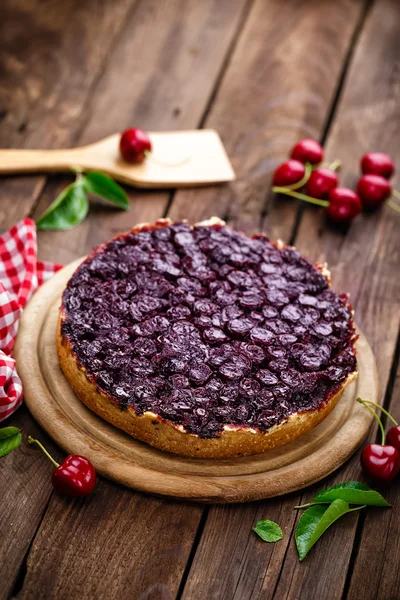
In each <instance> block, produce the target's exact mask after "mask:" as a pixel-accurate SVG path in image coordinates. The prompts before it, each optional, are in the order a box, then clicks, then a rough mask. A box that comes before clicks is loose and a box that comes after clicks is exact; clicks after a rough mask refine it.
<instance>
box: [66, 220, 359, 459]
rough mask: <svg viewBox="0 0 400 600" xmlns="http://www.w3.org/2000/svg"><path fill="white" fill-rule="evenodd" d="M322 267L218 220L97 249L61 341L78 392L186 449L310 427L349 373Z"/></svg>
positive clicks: (69, 302) (336, 306) (342, 318)
mask: <svg viewBox="0 0 400 600" xmlns="http://www.w3.org/2000/svg"><path fill="white" fill-rule="evenodd" d="M355 340H356V333H355V329H354V322H353V315H352V311H351V307H350V306H349V304H348V297H347V295H345V294H342V295H337V294H335V293H334V292H333V291H332V289H331V288H330V277H329V272H328V271H327V270H326V267H321V266H319V265H313V264H311V263H310V262H309V261H308V260H306V259H305V258H303V257H302V256H301V255H300V254H299V252H298V251H297V250H296V249H295V248H292V247H287V246H285V245H283V244H282V243H279V242H278V243H272V242H270V241H269V240H268V239H267V238H266V237H265V236H264V235H254V236H253V237H252V238H250V237H248V236H246V235H244V234H243V233H240V232H239V231H235V230H233V229H231V228H229V227H227V226H226V225H225V223H224V222H223V221H220V220H219V219H217V218H213V219H210V220H209V221H207V222H204V223H199V224H197V225H195V226H190V225H189V224H187V223H186V222H178V223H172V222H171V221H169V220H166V219H162V220H159V221H157V222H156V223H154V224H152V225H148V224H146V225H140V226H137V227H135V228H134V229H132V231H130V232H129V233H126V234H122V235H119V236H117V237H116V238H115V239H113V240H111V241H110V242H108V243H106V244H103V245H101V246H99V247H98V248H96V249H95V250H94V251H93V252H92V254H91V255H90V256H89V257H88V258H87V259H86V260H85V261H84V262H83V263H82V264H81V265H80V266H79V267H78V269H77V270H76V272H75V273H74V275H73V276H72V277H71V279H70V281H69V282H68V284H67V287H66V289H65V291H64V294H63V299H62V306H61V310H60V319H59V328H58V334H57V347H58V354H59V360H60V365H61V368H62V369H63V371H64V373H65V375H66V377H67V379H68V381H69V383H70V385H71V386H72V388H73V389H74V390H75V392H76V394H77V395H78V397H79V398H80V399H81V400H82V401H83V402H84V403H85V404H86V405H87V406H88V407H89V408H91V409H92V410H93V411H94V412H96V413H97V414H98V415H100V416H101V417H103V418H104V419H106V420H107V421H109V422H110V423H113V424H114V425H115V426H116V427H119V428H120V429H123V430H124V431H126V432H127V433H129V434H130V435H132V436H133V437H135V438H137V439H139V440H142V441H144V442H147V443H149V444H151V445H153V446H156V447H157V448H161V449H162V450H166V451H168V452H174V453H176V454H180V455H185V456H197V457H209V458H224V457H234V456H242V455H249V454H256V453H260V452H264V451H265V450H267V449H269V448H274V447H278V446H282V445H284V444H287V443H289V442H291V441H292V440H294V439H295V438H297V437H298V436H300V435H302V434H303V433H305V432H306V431H309V430H310V429H312V428H313V427H315V426H316V425H317V424H318V423H319V422H320V421H322V419H324V418H325V417H326V416H327V415H328V414H329V413H330V411H331V410H332V409H333V408H334V406H335V405H336V404H337V402H338V400H339V398H340V396H341V394H342V392H343V390H344V387H345V386H346V385H347V384H348V383H349V382H350V381H352V380H353V379H354V378H355V376H356V374H357V366H356V356H355V349H354V343H355Z"/></svg>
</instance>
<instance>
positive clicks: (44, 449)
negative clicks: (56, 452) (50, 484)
mask: <svg viewBox="0 0 400 600" xmlns="http://www.w3.org/2000/svg"><path fill="white" fill-rule="evenodd" d="M28 442H29V444H37V445H38V446H39V448H40V449H41V450H42V451H43V452H44V453H45V455H46V456H47V458H48V459H50V460H51V462H52V463H53V465H54V466H55V468H56V469H57V468H58V467H59V466H60V465H59V464H58V462H56V461H55V460H54V458H53V457H52V456H50V454H49V453H48V452H47V450H46V448H45V447H44V446H43V444H41V443H40V442H39V440H35V438H33V437H32V436H31V435H28Z"/></svg>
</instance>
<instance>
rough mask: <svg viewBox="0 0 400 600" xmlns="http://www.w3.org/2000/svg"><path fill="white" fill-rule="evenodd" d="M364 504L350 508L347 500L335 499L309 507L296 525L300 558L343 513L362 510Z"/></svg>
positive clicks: (305, 554)
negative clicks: (328, 503)
mask: <svg viewBox="0 0 400 600" xmlns="http://www.w3.org/2000/svg"><path fill="white" fill-rule="evenodd" d="M362 508H364V506H356V507H355V508H350V506H349V504H348V502H346V501H345V500H340V499H337V500H334V501H333V502H332V503H331V504H330V505H329V506H324V505H323V504H315V505H314V506H312V507H311V508H309V509H307V510H306V511H305V512H304V513H303V514H302V515H301V518H300V521H299V522H298V524H297V527H296V536H295V537H296V546H297V551H298V553H299V558H300V560H303V559H304V558H305V557H306V556H307V554H308V553H309V551H310V550H311V548H312V547H313V546H314V544H315V543H316V542H317V541H318V540H319V538H320V537H321V535H322V534H323V533H325V531H326V530H327V529H328V527H330V526H331V525H332V524H333V523H334V522H335V521H337V520H338V519H340V517H342V516H343V515H346V514H347V513H349V512H353V511H355V510H361V509H362Z"/></svg>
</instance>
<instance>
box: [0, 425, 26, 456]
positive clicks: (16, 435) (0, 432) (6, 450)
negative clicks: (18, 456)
mask: <svg viewBox="0 0 400 600" xmlns="http://www.w3.org/2000/svg"><path fill="white" fill-rule="evenodd" d="M21 442H22V435H21V431H20V429H18V427H2V428H1V429H0V457H1V456H6V455H7V454H10V452H12V451H13V450H15V448H18V446H19V445H20V443H21Z"/></svg>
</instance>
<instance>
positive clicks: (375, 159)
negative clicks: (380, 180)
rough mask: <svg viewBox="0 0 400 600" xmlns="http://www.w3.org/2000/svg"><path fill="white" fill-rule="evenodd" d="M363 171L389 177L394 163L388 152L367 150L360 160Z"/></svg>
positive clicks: (392, 171)
mask: <svg viewBox="0 0 400 600" xmlns="http://www.w3.org/2000/svg"><path fill="white" fill-rule="evenodd" d="M360 165H361V171H362V172H363V173H372V174H374V175H381V176H382V177H386V178H387V179H389V178H390V177H391V176H392V175H393V173H394V170H395V169H394V164H393V161H392V159H391V158H390V156H389V155H388V154H385V153H384V152H368V153H367V154H364V156H363V157H362V158H361V161H360Z"/></svg>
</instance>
